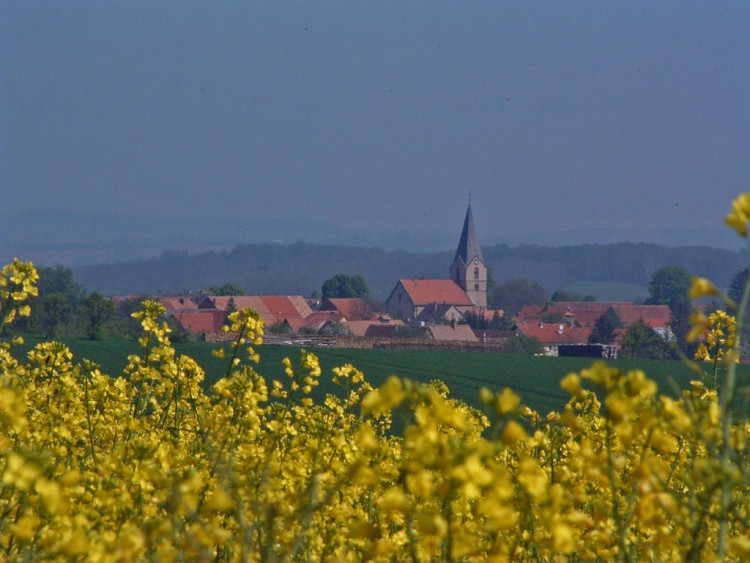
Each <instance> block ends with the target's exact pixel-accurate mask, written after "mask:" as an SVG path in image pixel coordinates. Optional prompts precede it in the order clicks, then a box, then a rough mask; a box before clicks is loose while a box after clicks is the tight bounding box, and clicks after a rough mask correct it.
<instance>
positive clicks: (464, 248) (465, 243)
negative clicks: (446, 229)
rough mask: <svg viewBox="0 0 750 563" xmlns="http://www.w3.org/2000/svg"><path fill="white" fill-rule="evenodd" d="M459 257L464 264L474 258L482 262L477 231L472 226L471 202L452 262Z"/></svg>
mask: <svg viewBox="0 0 750 563" xmlns="http://www.w3.org/2000/svg"><path fill="white" fill-rule="evenodd" d="M459 257H460V258H461V260H463V262H464V264H468V263H469V261H470V260H473V259H474V258H475V257H479V259H480V260H481V261H482V262H484V258H483V257H482V249H481V247H480V246H479V239H478V238H477V229H476V227H475V226H474V215H473V214H472V212H471V201H470V202H469V208H468V209H467V210H466V219H464V228H463V231H461V240H460V241H459V242H458V249H457V250H456V256H455V258H454V260H455V259H456V258H459Z"/></svg>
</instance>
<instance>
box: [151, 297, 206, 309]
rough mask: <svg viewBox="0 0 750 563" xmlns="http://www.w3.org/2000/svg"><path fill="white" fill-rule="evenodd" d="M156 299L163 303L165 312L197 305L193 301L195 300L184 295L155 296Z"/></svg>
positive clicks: (195, 307) (194, 307)
mask: <svg viewBox="0 0 750 563" xmlns="http://www.w3.org/2000/svg"><path fill="white" fill-rule="evenodd" d="M156 300H157V301H158V302H159V303H161V304H162V305H164V308H165V309H166V310H167V312H171V311H182V310H184V309H197V308H198V305H197V304H196V303H195V301H193V300H192V299H191V298H190V297H188V296H185V295H165V296H162V297H157V298H156Z"/></svg>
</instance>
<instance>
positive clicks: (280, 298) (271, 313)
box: [199, 295, 312, 327]
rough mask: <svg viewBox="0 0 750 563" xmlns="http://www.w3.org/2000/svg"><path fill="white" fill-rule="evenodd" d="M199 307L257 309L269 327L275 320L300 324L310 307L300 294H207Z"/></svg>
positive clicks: (239, 309) (224, 309)
mask: <svg viewBox="0 0 750 563" xmlns="http://www.w3.org/2000/svg"><path fill="white" fill-rule="evenodd" d="M199 307H200V308H201V309H219V310H222V311H227V310H229V309H231V308H232V307H234V309H236V310H237V311H241V310H242V309H244V308H246V307H247V308H250V309H253V310H254V311H257V312H258V314H259V315H260V317H261V318H262V319H263V323H264V324H265V325H266V326H267V327H270V326H271V325H272V324H274V323H276V322H283V321H289V324H290V326H292V327H295V326H301V324H302V322H303V321H304V319H305V317H307V316H308V315H309V314H310V313H312V309H310V306H309V305H308V304H307V301H306V300H305V298H304V297H302V296H301V295H235V296H223V295H209V296H207V297H206V298H205V299H204V300H203V301H201V302H200V304H199Z"/></svg>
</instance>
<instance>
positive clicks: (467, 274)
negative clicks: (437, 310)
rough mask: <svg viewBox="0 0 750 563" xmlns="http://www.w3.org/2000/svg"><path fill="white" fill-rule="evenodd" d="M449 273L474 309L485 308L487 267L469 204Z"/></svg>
mask: <svg viewBox="0 0 750 563" xmlns="http://www.w3.org/2000/svg"><path fill="white" fill-rule="evenodd" d="M450 272H451V279H452V280H453V281H455V282H456V283H457V284H458V285H459V286H460V287H461V289H463V290H464V291H465V292H466V293H467V294H468V296H469V297H470V298H471V300H472V301H473V302H474V305H475V306H476V307H487V266H485V264H484V258H482V249H481V248H480V247H479V239H478V238H477V230H476V227H475V226H474V215H473V214H472V212H471V202H470V203H469V208H468V209H467V210H466V219H464V228H463V230H462V231H461V239H460V240H459V241H458V249H457V250H456V256H455V258H453V264H451V268H450Z"/></svg>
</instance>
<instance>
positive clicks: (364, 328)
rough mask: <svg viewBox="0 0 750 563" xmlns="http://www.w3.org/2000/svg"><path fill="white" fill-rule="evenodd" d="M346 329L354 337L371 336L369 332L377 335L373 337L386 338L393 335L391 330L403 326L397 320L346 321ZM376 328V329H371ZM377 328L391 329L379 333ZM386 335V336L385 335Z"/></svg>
mask: <svg viewBox="0 0 750 563" xmlns="http://www.w3.org/2000/svg"><path fill="white" fill-rule="evenodd" d="M346 326H347V328H348V329H349V330H350V331H351V332H352V334H353V335H354V336H371V334H370V333H371V332H373V333H377V334H374V335H375V336H382V337H388V336H390V335H392V334H393V330H395V329H396V328H398V327H400V326H404V323H403V321H399V320H390V319H389V320H387V321H385V322H383V321H379V320H372V321H347V323H346ZM371 327H376V328H371ZM379 327H393V328H392V329H388V330H385V328H384V329H383V331H380V328H379ZM386 333H387V334H386Z"/></svg>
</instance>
